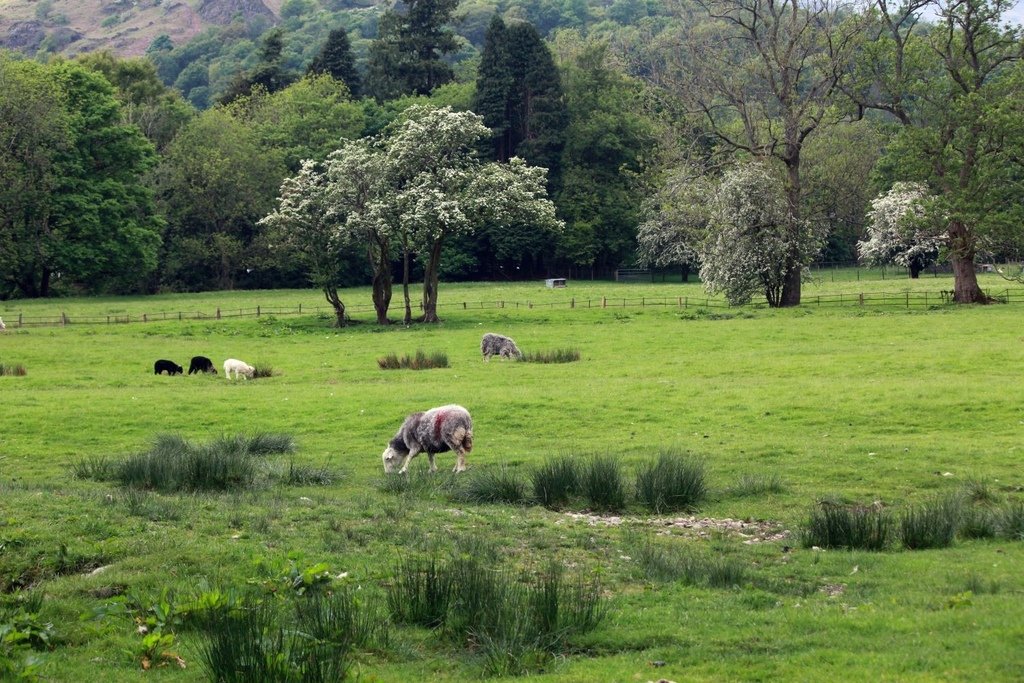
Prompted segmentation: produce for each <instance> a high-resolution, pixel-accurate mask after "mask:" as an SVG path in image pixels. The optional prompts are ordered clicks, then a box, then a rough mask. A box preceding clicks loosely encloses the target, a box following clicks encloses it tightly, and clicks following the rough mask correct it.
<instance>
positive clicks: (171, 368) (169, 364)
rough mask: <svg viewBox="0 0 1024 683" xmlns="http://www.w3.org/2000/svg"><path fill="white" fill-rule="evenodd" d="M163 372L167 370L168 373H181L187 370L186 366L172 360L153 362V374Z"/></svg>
mask: <svg viewBox="0 0 1024 683" xmlns="http://www.w3.org/2000/svg"><path fill="white" fill-rule="evenodd" d="M162 372H166V373H167V374H168V375H180V374H181V373H183V372H185V368H183V367H181V366H180V365H178V364H177V363H175V362H174V361H170V360H158V361H157V362H155V363H153V374H154V375H159V374H160V373H162Z"/></svg>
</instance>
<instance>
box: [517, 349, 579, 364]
mask: <svg viewBox="0 0 1024 683" xmlns="http://www.w3.org/2000/svg"><path fill="white" fill-rule="evenodd" d="M579 359H580V350H579V349H554V350H551V351H530V352H527V353H524V354H523V357H522V360H521V362H523V363H575V362H576V361H578V360H579Z"/></svg>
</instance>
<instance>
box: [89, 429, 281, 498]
mask: <svg viewBox="0 0 1024 683" xmlns="http://www.w3.org/2000/svg"><path fill="white" fill-rule="evenodd" d="M294 448H295V442H294V440H293V439H292V437H290V436H288V435H286V434H254V435H252V436H244V435H243V436H234V437H228V436H222V437H219V438H217V439H214V440H213V441H211V442H210V443H206V444H194V443H191V442H190V441H188V440H186V439H185V438H183V437H182V436H179V435H177V434H162V435H160V436H158V437H157V438H156V439H155V440H154V442H153V445H152V447H151V448H150V449H149V450H148V451H146V452H145V453H140V454H138V455H134V456H131V457H129V458H126V459H125V460H122V461H120V462H116V463H114V464H113V465H111V466H110V467H109V470H108V469H107V468H106V467H103V468H97V467H93V468H92V469H93V470H94V471H96V472H109V473H110V476H111V478H112V479H114V480H115V481H117V482H119V483H120V484H121V485H122V486H128V487H134V488H141V489H151V490H156V491H164V492H169V491H224V490H229V489H237V488H251V487H253V486H254V485H255V484H256V483H257V481H258V479H259V477H260V476H261V475H262V474H263V473H264V472H265V470H266V463H265V460H264V458H263V456H266V455H271V454H277V453H290V452H292V451H293V450H294ZM89 469H90V468H89V467H87V466H84V465H83V466H81V467H79V468H78V471H81V472H87V471H89Z"/></svg>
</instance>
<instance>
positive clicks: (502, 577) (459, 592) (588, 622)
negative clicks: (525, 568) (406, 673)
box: [388, 556, 607, 676]
mask: <svg viewBox="0 0 1024 683" xmlns="http://www.w3.org/2000/svg"><path fill="white" fill-rule="evenodd" d="M395 575H396V578H395V580H394V581H393V582H392V584H391V585H390V586H389V587H388V605H389V606H390V607H391V613H392V618H393V619H394V620H395V621H396V622H398V623H408V624H417V625H421V626H427V627H429V628H434V629H437V630H438V632H439V633H441V634H443V635H444V636H445V637H447V638H449V639H451V640H454V641H455V642H458V643H462V644H464V645H466V646H467V647H470V648H472V649H474V650H476V651H477V652H479V653H480V654H481V655H482V658H483V661H484V670H485V674H486V675H490V676H500V675H513V674H523V673H528V672H530V671H535V670H537V669H538V668H540V667H541V666H543V665H544V664H545V663H547V662H549V661H550V659H551V657H552V656H555V655H557V654H559V653H561V652H563V651H564V650H565V649H566V647H567V644H568V642H569V640H570V639H571V638H572V637H573V636H575V635H577V634H580V633H585V632H587V631H590V630H593V629H594V628H596V627H597V625H598V624H599V623H600V622H601V620H602V619H603V618H604V617H605V615H606V613H607V604H606V602H605V600H604V599H603V597H602V596H601V589H600V584H598V583H597V582H586V581H583V580H582V579H577V580H575V581H572V580H567V579H566V577H565V573H564V570H563V569H562V567H561V565H560V564H558V563H557V562H552V563H551V564H549V565H547V566H546V567H545V568H544V569H543V570H541V571H540V572H538V573H537V574H535V575H531V576H526V577H516V576H514V575H513V574H512V573H511V572H510V571H509V570H507V569H504V568H497V567H495V566H494V563H493V562H488V561H484V560H483V559H481V558H479V557H475V556H467V557H460V558H456V559H454V560H451V561H447V562H443V561H441V560H440V559H439V558H437V557H433V558H429V559H426V560H421V561H418V562H413V563H409V562H405V563H402V564H401V565H399V566H398V567H397V568H396V571H395Z"/></svg>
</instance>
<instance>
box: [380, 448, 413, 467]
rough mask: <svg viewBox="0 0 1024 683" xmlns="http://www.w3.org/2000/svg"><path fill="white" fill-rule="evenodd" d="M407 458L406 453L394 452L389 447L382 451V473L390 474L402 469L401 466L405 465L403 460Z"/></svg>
mask: <svg viewBox="0 0 1024 683" xmlns="http://www.w3.org/2000/svg"><path fill="white" fill-rule="evenodd" d="M408 456H409V454H408V453H401V452H399V451H396V450H395V449H394V448H392V447H391V446H390V445H389V446H388V447H387V448H385V449H384V453H383V454H382V455H381V459H382V460H383V461H384V473H385V474H392V473H394V472H397V471H399V470H400V469H402V466H403V465H404V464H405V459H406V458H407V457H408Z"/></svg>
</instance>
